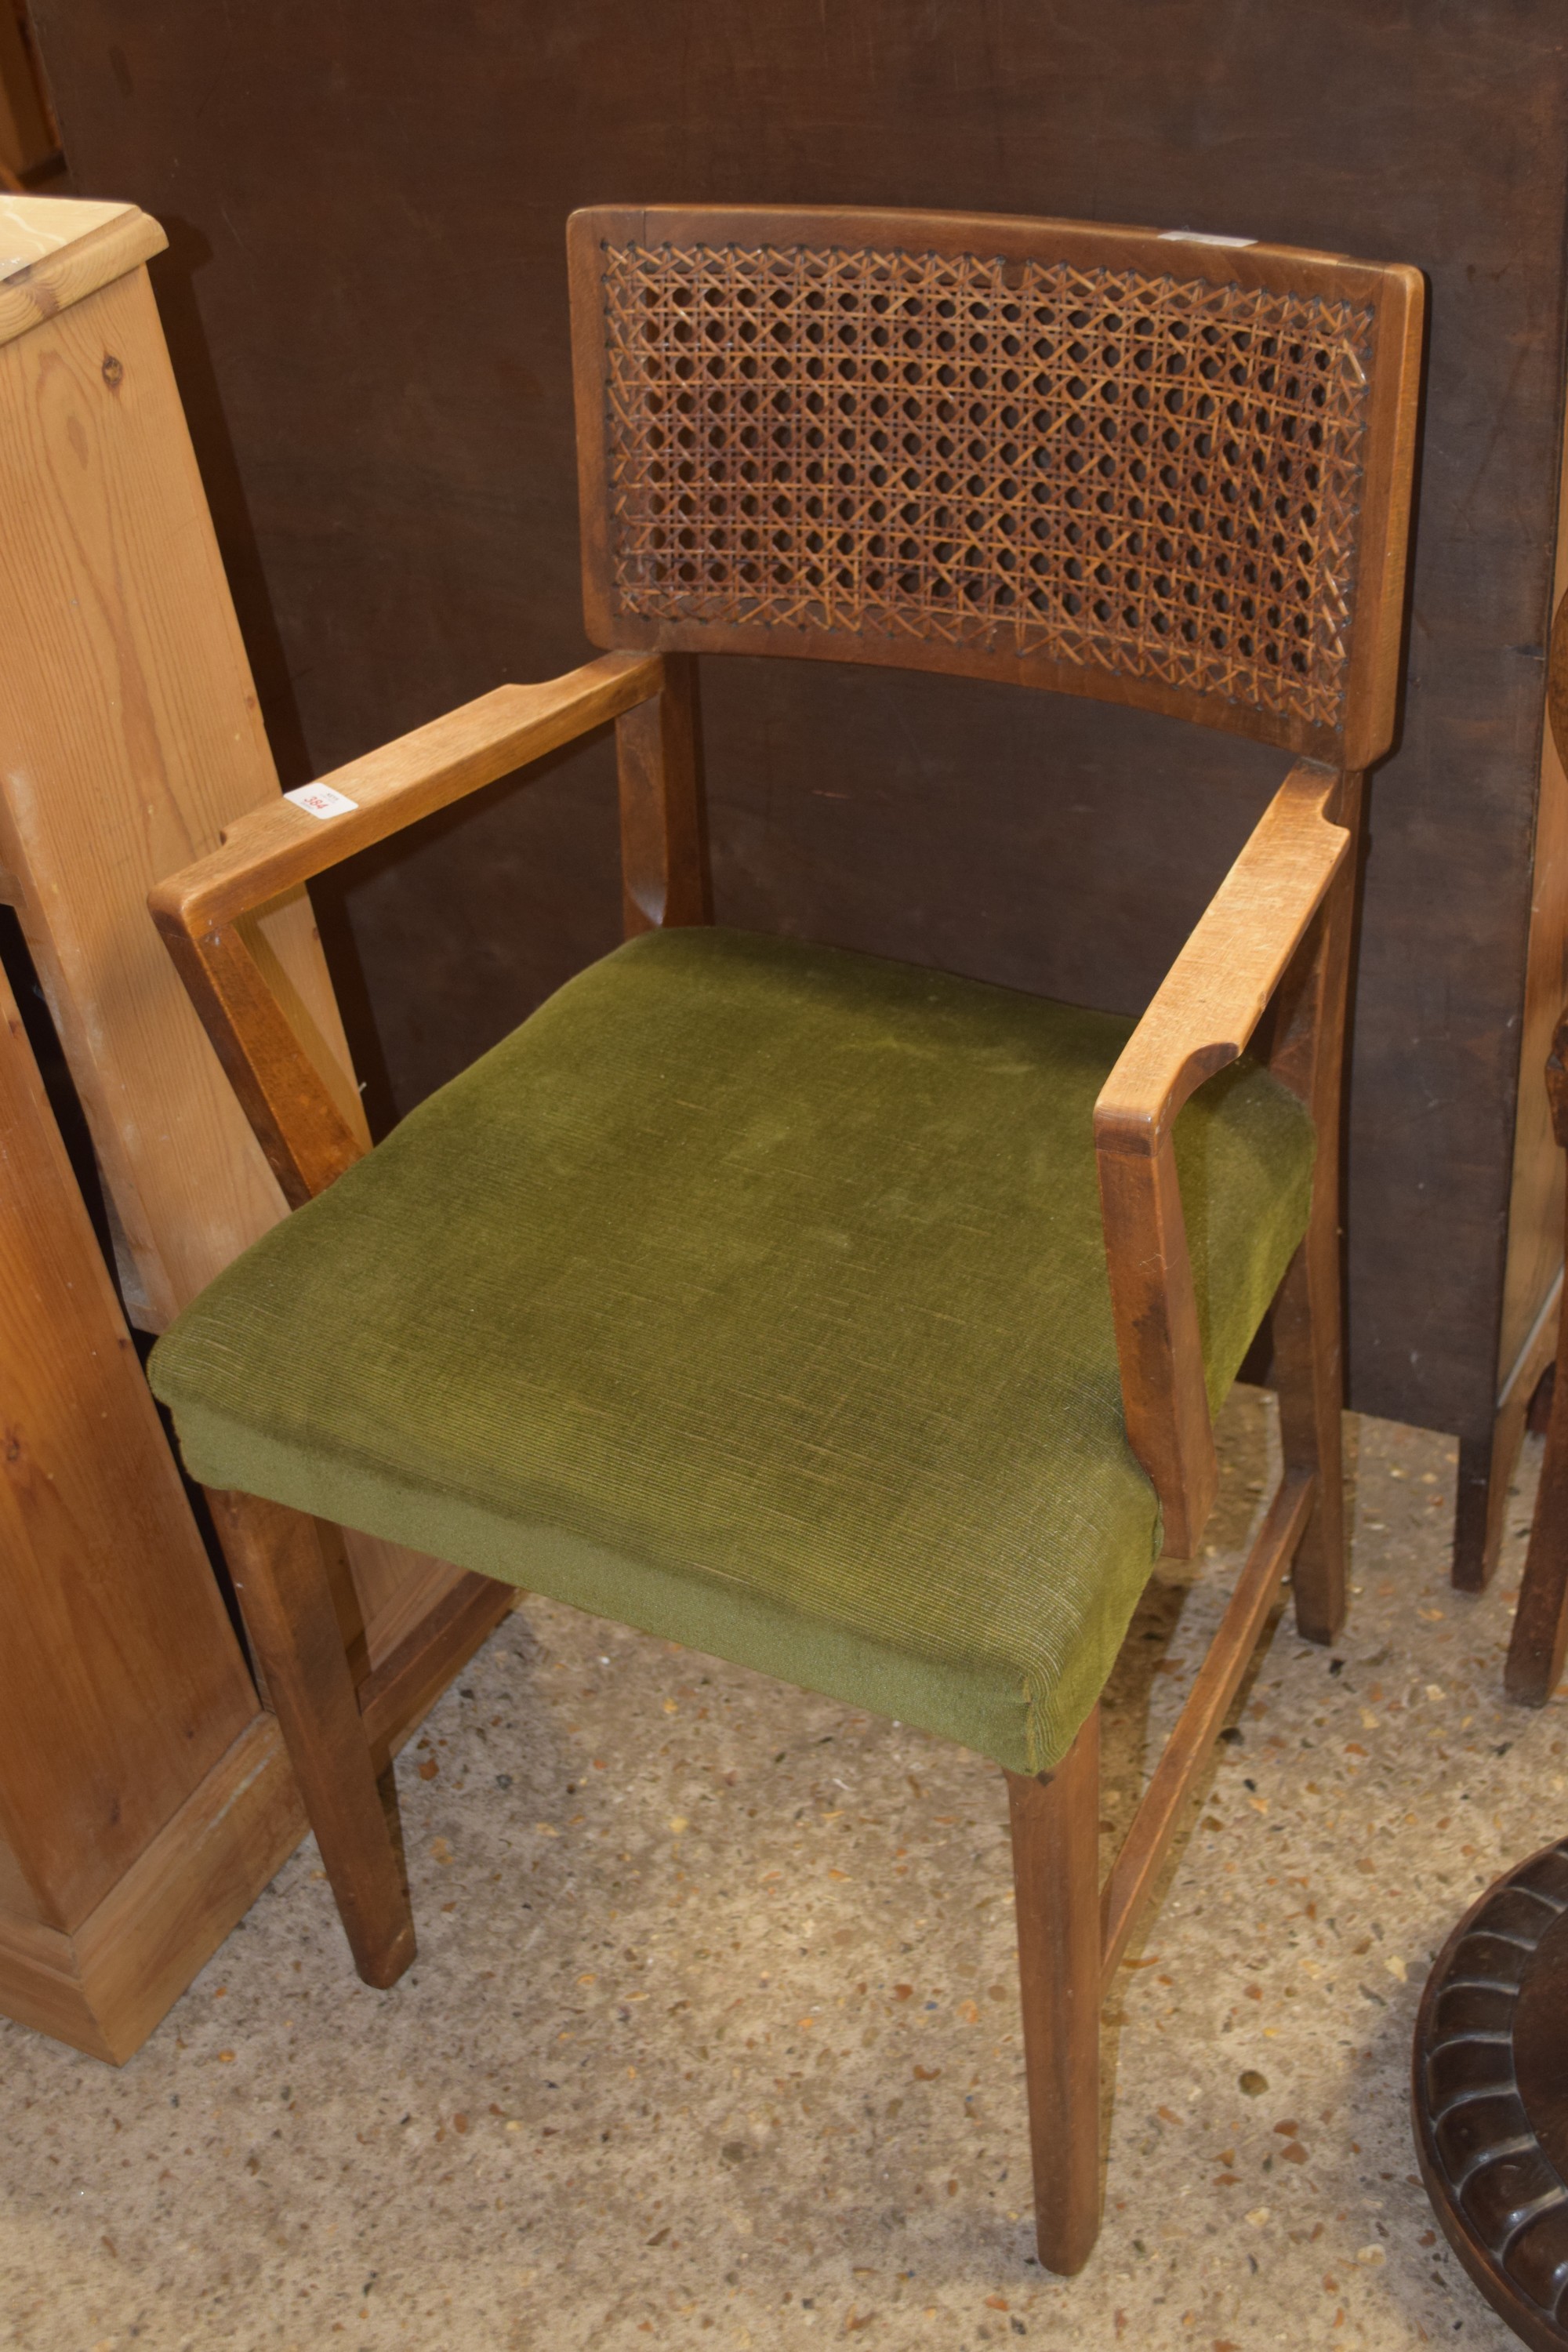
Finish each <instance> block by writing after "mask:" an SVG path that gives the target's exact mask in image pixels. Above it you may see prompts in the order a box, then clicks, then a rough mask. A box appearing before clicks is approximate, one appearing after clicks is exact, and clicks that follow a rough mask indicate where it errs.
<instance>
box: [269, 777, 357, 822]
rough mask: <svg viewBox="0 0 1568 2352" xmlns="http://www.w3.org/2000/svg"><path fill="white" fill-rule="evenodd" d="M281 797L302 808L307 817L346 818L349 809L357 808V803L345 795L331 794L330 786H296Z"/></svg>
mask: <svg viewBox="0 0 1568 2352" xmlns="http://www.w3.org/2000/svg"><path fill="white" fill-rule="evenodd" d="M283 797H284V799H285V800H286V801H292V802H293V803H294V805H295V807H296V808H302V809H303V810H304V812H305V814H306V815H307V816H346V815H347V814H348V813H349V811H350V809H356V808H358V806H359V803H358V801H351V800H350V798H349V796H348V794H347V793H335V792H333V790H332V788H331V784H296V785H295V787H294V789H293V791H292V792H291V793H284V795H283Z"/></svg>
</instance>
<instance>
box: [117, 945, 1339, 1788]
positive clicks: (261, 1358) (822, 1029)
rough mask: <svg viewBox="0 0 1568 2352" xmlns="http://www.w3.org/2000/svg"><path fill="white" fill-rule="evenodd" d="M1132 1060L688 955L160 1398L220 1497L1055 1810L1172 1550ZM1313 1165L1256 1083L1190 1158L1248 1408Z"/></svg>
mask: <svg viewBox="0 0 1568 2352" xmlns="http://www.w3.org/2000/svg"><path fill="white" fill-rule="evenodd" d="M1130 1025H1131V1024H1129V1023H1127V1022H1126V1021H1123V1020H1119V1019H1115V1018H1112V1017H1110V1015H1107V1014H1104V1013H1085V1012H1079V1011H1076V1010H1074V1009H1072V1008H1070V1007H1068V1006H1066V1005H1061V1004H1053V1003H1046V1002H1043V1001H1041V1000H1040V999H1038V998H1035V997H1029V996H1021V995H1017V994H1016V993H1014V992H1012V991H1010V990H1006V989H999V988H990V987H985V986H982V985H980V984H979V983H977V982H972V981H963V980H954V979H952V978H950V977H947V976H946V975H944V974H942V973H939V972H931V971H917V970H914V969H912V968H910V967H907V966H905V965H901V964H893V963H885V962H880V961H873V960H872V959H870V958H868V957H864V956H858V955H847V954H844V953H842V952H839V951H837V950H832V949H826V948H815V947H805V946H801V945H799V944H797V943H795V942H794V941H790V940H776V939H762V938H755V937H752V936H751V935H750V934H747V933H743V932H736V931H726V930H677V931H668V932H654V933H650V934H648V935H647V936H645V937H643V938H641V939H638V940H634V941H632V942H631V943H630V944H629V945H627V946H626V947H624V948H622V949H620V950H617V952H616V954H614V955H612V956H610V957H608V958H606V960H605V961H604V962H603V963H599V964H595V966H593V968H592V969H591V970H589V971H585V972H584V973H582V974H581V975H580V976H579V977H578V978H577V979H575V980H574V981H573V982H570V983H569V985H568V986H567V987H565V988H563V990H562V991H561V992H560V993H559V994H558V995H557V996H555V997H553V998H552V1000H551V1001H550V1003H547V1004H546V1005H544V1006H543V1007H542V1009H541V1011H540V1012H538V1013H535V1014H534V1016H533V1018H532V1019H531V1020H530V1021H528V1022H526V1023H525V1024H523V1026H522V1027H521V1029H519V1030H518V1031H517V1032H516V1033H515V1034H513V1035H512V1036H510V1037H509V1038H508V1039H507V1040H506V1042H505V1044H504V1045H499V1046H497V1047H496V1049H495V1051H494V1052H493V1053H490V1054H489V1055H486V1056H485V1058H484V1059H483V1060H482V1061H480V1062H479V1063H477V1064H476V1065H475V1066H474V1067H473V1068H471V1069H469V1070H468V1071H466V1072H465V1073H464V1075H463V1076H461V1077H459V1078H458V1079H456V1080H455V1081H454V1082H453V1084H452V1085H450V1086H448V1087H444V1088H443V1089H442V1091H441V1092H440V1093H439V1094H437V1095H436V1096H434V1097H432V1098H431V1099H430V1100H429V1101H428V1102H426V1103H424V1104H423V1105H421V1107H420V1108H419V1109H417V1110H416V1111H415V1112H414V1113H413V1114H412V1115H411V1116H410V1117H409V1118H406V1119H405V1120H404V1122H403V1124H402V1126H401V1127H399V1128H398V1129H396V1131H395V1133H394V1134H393V1135H392V1136H390V1137H389V1138H388V1139H387V1140H386V1141H385V1142H384V1143H383V1144H382V1145H381V1146H380V1147H379V1149H378V1150H375V1151H374V1152H373V1153H372V1154H371V1156H370V1157H369V1158H368V1159H367V1160H363V1161H362V1162H361V1163H360V1164H359V1165H358V1166H357V1167H355V1168H353V1170H351V1171H350V1172H349V1173H348V1174H347V1175H346V1176H344V1177H342V1179H341V1180H340V1181H339V1182H338V1183H336V1184H335V1185H334V1186H333V1187H332V1188H331V1191H330V1192H327V1193H325V1194H323V1196H322V1197H321V1199H320V1200H319V1201H315V1202H311V1204H310V1207H308V1208H306V1209H302V1210H300V1211H299V1212H298V1213H296V1214H295V1215H293V1216H291V1217H289V1219H288V1220H287V1221H286V1222H285V1223H282V1224H280V1225H279V1226H278V1227H277V1228H276V1229H275V1230H274V1231H273V1232H272V1233H270V1234H268V1235H267V1236H266V1237H265V1239H264V1240H262V1241H260V1242H258V1244H256V1246H255V1247H254V1248H253V1249H251V1250H249V1251H247V1254H246V1255H245V1256H244V1257H242V1258H240V1259H239V1260H238V1261H237V1263H236V1264H235V1265H232V1266H231V1267H230V1268H229V1269H228V1270H227V1272H226V1273H225V1274H223V1275H222V1276H219V1278H218V1280H217V1281H216V1282H215V1283H213V1284H212V1285H211V1286H210V1287H209V1288H208V1289H207V1290H205V1292H204V1293H203V1295H202V1296H201V1297H200V1298H198V1299H197V1300H196V1301H195V1305H194V1306H192V1307H190V1308H189V1309H188V1311H187V1312H186V1313H185V1314H184V1316H182V1317H181V1318H180V1320H179V1322H178V1323H176V1324H175V1326H174V1329H173V1330H172V1331H171V1332H170V1333H169V1334H168V1335H167V1337H166V1338H164V1339H163V1340H162V1341H161V1342H160V1343H159V1345H158V1347H157V1349H155V1350H154V1352H153V1360H152V1379H153V1387H154V1389H155V1390H156V1391H157V1393H158V1394H159V1396H161V1397H162V1398H163V1400H164V1402H166V1403H167V1404H169V1405H170V1406H172V1408H173V1410H174V1419H175V1423H176V1424H177V1427H178V1430H179V1435H180V1442H181V1445H182V1447H183V1450H184V1456H185V1460H186V1462H187V1464H188V1465H189V1466H190V1469H191V1472H192V1474H193V1475H194V1476H195V1477H196V1478H198V1479H201V1480H202V1481H204V1482H205V1484H206V1485H208V1486H236V1487H241V1488H244V1489H246V1490H247V1491H248V1492H251V1493H254V1494H258V1495H265V1496H270V1497H272V1498H273V1499H274V1500H276V1501H279V1502H283V1503H289V1504H292V1505H294V1506H295V1507H297V1508H298V1509H300V1510H304V1511H311V1512H315V1513H317V1514H318V1515H319V1516H320V1517H324V1518H330V1519H336V1520H340V1521H342V1522H343V1523H345V1524H346V1525H348V1526H351V1527H356V1528H367V1529H369V1530H370V1531H371V1532H372V1533H373V1534H375V1535H380V1536H387V1537H392V1538H397V1539H398V1540H401V1541H403V1542H405V1543H409V1544H413V1545H416V1546H417V1547H418V1548H419V1549H422V1550H425V1551H430V1552H435V1553H437V1554H439V1555H440V1556H441V1557H442V1558H443V1559H450V1560H455V1561H457V1562H458V1563H460V1564H462V1565H464V1566H466V1567H469V1568H475V1569H480V1570H484V1571H485V1573H487V1574H488V1575H491V1576H498V1577H503V1578H506V1579H508V1580H511V1581H513V1582H516V1583H520V1584H522V1585H526V1586H528V1587H530V1588H531V1589H534V1590H536V1591H542V1592H546V1593H550V1594H552V1595H553V1596H554V1597H555V1598H556V1599H557V1600H561V1601H570V1602H573V1603H574V1604H575V1605H576V1606H578V1607H580V1608H583V1609H586V1610H591V1611H593V1612H595V1613H597V1614H599V1615H602V1616H606V1617H613V1618H617V1619H619V1620H621V1621H623V1622H626V1623H627V1624H631V1625H636V1626H639V1627H642V1628H644V1629H646V1630H647V1631H649V1632H651V1633H658V1634H662V1635H664V1636H666V1637H667V1638H668V1639H670V1640H674V1641H678V1642H680V1643H686V1644H688V1645H689V1646H690V1647H692V1648H694V1649H699V1650H705V1651H710V1652H712V1653H714V1654H717V1655H719V1656H721V1657H724V1658H729V1659H732V1660H734V1661H736V1662H737V1663H739V1664H744V1665H749V1666H755V1667H759V1668H761V1669H763V1671H764V1672H766V1673H768V1674H771V1675H778V1676H780V1677H782V1678H783V1679H784V1680H785V1681H787V1682H791V1683H795V1684H800V1685H805V1686H806V1687H808V1688H810V1689H814V1690H818V1691H823V1692H826V1693H827V1694H828V1695H830V1696H833V1697H836V1698H840V1699H845V1700H847V1701H849V1702H850V1703H851V1704H853V1705H856V1706H865V1707H868V1708H872V1709H876V1710H879V1711H880V1712H882V1713H885V1714H888V1715H892V1716H897V1717H901V1718H902V1719H903V1720H904V1721H905V1722H908V1723H911V1724H918V1725H920V1726H921V1727H924V1728H925V1729H927V1730H930V1731H935V1732H940V1733H943V1734H946V1735H947V1736H949V1737H951V1738H954V1739H957V1740H961V1741H963V1743H964V1744H965V1745H966V1746H968V1747H970V1748H978V1749H980V1750H981V1751H982V1752H984V1754H987V1755H989V1756H992V1757H994V1758H995V1759H997V1760H998V1761H999V1762H1001V1763H1003V1764H1006V1765H1009V1766H1011V1767H1013V1768H1014V1769H1016V1770H1018V1771H1029V1772H1036V1771H1040V1770H1043V1769H1047V1768H1048V1767H1049V1766H1051V1765H1053V1764H1054V1763H1056V1762H1057V1761H1058V1759H1059V1758H1060V1757H1061V1756H1062V1754H1063V1753H1064V1752H1065V1750H1066V1748H1067V1747H1068V1743H1069V1742H1070V1740H1071V1738H1072V1737H1073V1734H1074V1732H1075V1731H1076V1729H1077V1728H1078V1726H1079V1723H1080V1722H1081V1721H1082V1719H1083V1717H1084V1716H1085V1715H1086V1714H1087V1713H1088V1711H1089V1707H1090V1706H1092V1705H1093V1703H1094V1701H1095V1699H1096V1697H1097V1696H1098V1694H1099V1692H1100V1686H1101V1685H1102V1683H1103V1682H1104V1679H1105V1677H1106V1675H1107V1674H1108V1672H1109V1671H1110V1664H1111V1662H1112V1660H1113V1658H1114V1657H1115V1655H1116V1651H1117V1647H1118V1644H1119V1643H1120V1642H1121V1637H1122V1634H1123V1633H1124V1631H1125V1629H1126V1626H1127V1622H1128V1620H1129V1617H1130V1616H1131V1612H1132V1609H1133V1606H1134V1604H1135V1603H1136V1601H1137V1599H1138V1595H1139V1593H1140V1591H1142V1587H1143V1585H1144V1583H1145V1581H1146V1580H1147V1578H1148V1575H1149V1571H1150V1568H1151V1566H1152V1562H1153V1560H1154V1558H1155V1556H1156V1554H1157V1552H1158V1549H1159V1543H1160V1533H1159V1512H1158V1508H1157V1506H1156V1503H1155V1498H1154V1495H1153V1492H1152V1488H1151V1486H1150V1485H1149V1482H1148V1480H1147V1479H1146V1478H1145V1476H1144V1475H1143V1473H1142V1470H1141V1469H1140V1467H1139V1465H1138V1464H1137V1462H1136V1461H1135V1459H1134V1458H1133V1456H1132V1454H1131V1451H1130V1450H1129V1448H1128V1444H1127V1441H1126V1437H1125V1434H1124V1431H1123V1427H1122V1419H1121V1395H1120V1390H1119V1386H1118V1381H1117V1371H1116V1351H1115V1346H1114V1341H1113V1339H1112V1335H1111V1325H1110V1299H1109V1293H1108V1290H1107V1286H1106V1276H1105V1254H1104V1246H1103V1243H1102V1240H1101V1236H1100V1210H1099V1202H1098V1196H1097V1192H1096V1187H1095V1174H1094V1155H1093V1150H1092V1147H1091V1141H1090V1113H1091V1110H1092V1108H1093V1104H1094V1099H1095V1096H1096V1094H1097V1093H1098V1092H1099V1089H1100V1085H1101V1082H1102V1081H1103V1079H1104V1077H1105V1076H1106V1073H1107V1072H1108V1071H1109V1069H1110V1066H1111V1064H1112V1062H1113V1061H1114V1060H1115V1059H1116V1056H1117V1055H1118V1053H1119V1052H1120V1050H1121V1045H1122V1044H1123V1042H1124V1041H1125V1039H1126V1037H1127V1035H1128V1034H1129V1029H1130ZM1311 1151H1312V1134H1311V1127H1310V1120H1309V1119H1308V1117H1307V1115H1306V1113H1305V1112H1304V1111H1303V1109H1302V1108H1301V1107H1300V1104H1299V1103H1298V1102H1297V1101H1296V1099H1295V1098H1294V1097H1292V1096H1291V1095H1289V1093H1287V1092H1286V1091H1285V1089H1284V1088H1283V1087H1280V1086H1279V1085H1278V1084H1277V1082H1276V1081H1274V1080H1273V1079H1271V1078H1270V1077H1269V1076H1268V1075H1267V1074H1266V1073H1265V1072H1263V1071H1262V1070H1260V1069H1258V1068H1257V1067H1254V1066H1250V1065H1248V1064H1246V1063H1242V1064H1238V1065H1237V1066H1235V1067H1234V1068H1232V1069H1230V1070H1227V1071H1225V1072H1223V1073H1222V1074H1221V1075H1220V1076H1218V1077H1217V1078H1215V1079H1212V1080H1211V1081H1210V1083H1209V1084H1208V1085H1207V1086H1206V1087H1205V1088H1204V1089H1203V1091H1202V1092H1201V1093H1200V1094H1199V1095H1198V1096H1197V1097H1195V1098H1194V1101H1193V1102H1192V1103H1191V1104H1190V1105H1189V1106H1188V1108H1186V1110H1185V1111H1184V1113H1183V1115H1182V1118H1181V1120H1180V1122H1179V1124H1178V1129H1177V1157H1178V1161H1179V1165H1180V1170H1181V1179H1182V1191H1183V1197H1184V1202H1185V1206H1186V1214H1187V1221H1188V1230H1189V1234H1190V1238H1191V1244H1192V1254H1193V1260H1194V1275H1195V1278H1196V1285H1197V1293H1198V1301H1199V1309H1200V1314H1201V1317H1202V1321H1203V1329H1204V1340H1205V1360H1206V1363H1207V1368H1208V1375H1209V1385H1210V1392H1211V1395H1212V1396H1213V1397H1214V1398H1215V1400H1216V1401H1217V1400H1218V1398H1219V1397H1220V1396H1222V1395H1223V1393H1224V1392H1225V1391H1226V1388H1227V1387H1228V1385H1229V1383H1230V1381H1231V1380H1232V1379H1233V1378H1234V1376H1235V1373H1236V1370H1237V1365H1238V1364H1239V1363H1240V1360H1241V1358H1242V1356H1243V1354H1244V1352H1245V1350H1246V1349H1247V1344H1248V1342H1249V1340H1250V1339H1251V1338H1252V1335H1253V1332H1254V1330H1255V1329H1256V1328H1257V1325H1258V1320H1259V1318H1261V1316H1262V1313H1263V1311H1264V1309H1265V1307H1267V1305H1268V1300H1269V1298H1270V1297H1271V1296H1272V1294H1273V1291H1274V1289H1275V1286H1276V1285H1277V1284H1278V1282H1279V1276H1280V1275H1281V1274H1282V1272H1283V1270H1284V1268H1285V1265H1286V1264H1287V1263H1288V1261H1289V1257H1290V1255H1291V1252H1292V1251H1293V1250H1294V1248H1295V1246H1296V1244H1297V1242H1298V1240H1299V1239H1300V1235H1301V1233H1302V1231H1303V1229H1304V1226H1305V1223H1306V1218H1307V1210H1308V1201H1309V1193H1310V1164H1311Z"/></svg>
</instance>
